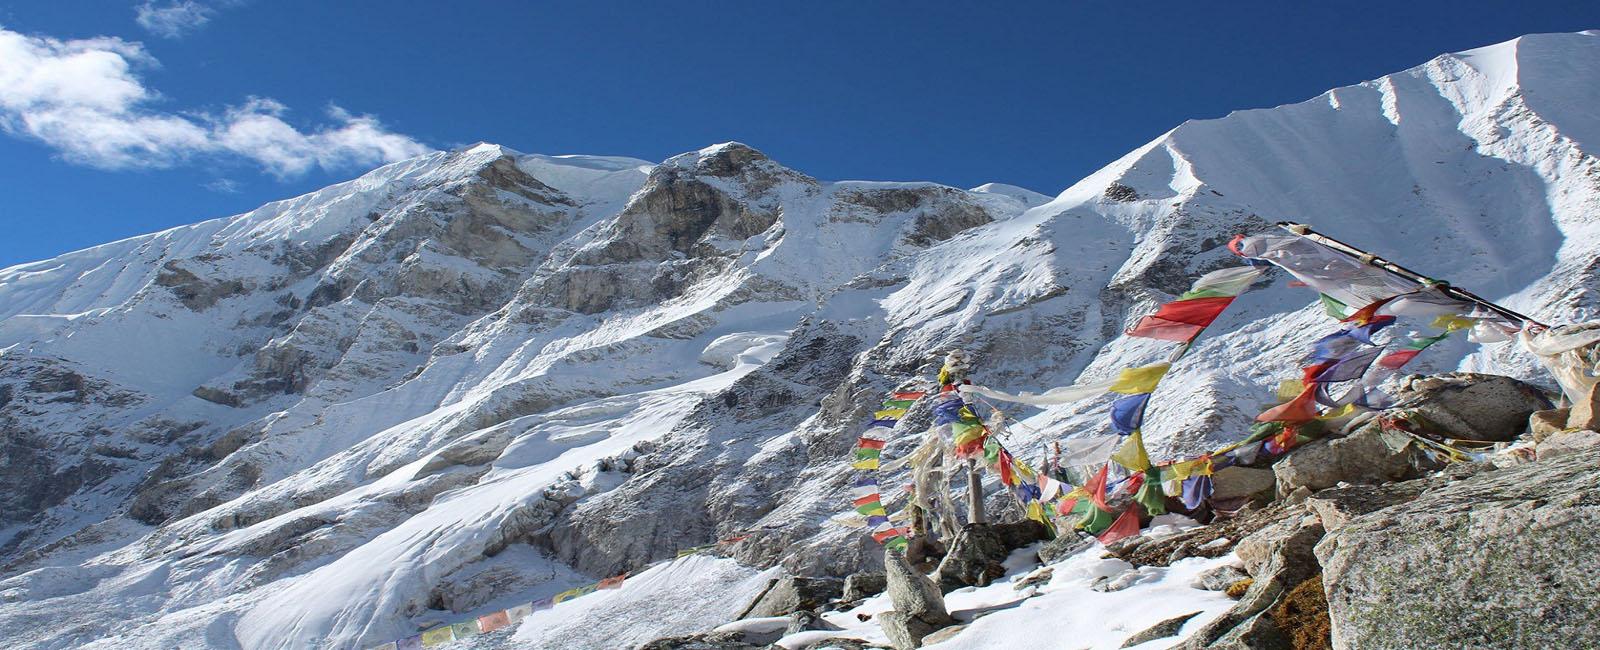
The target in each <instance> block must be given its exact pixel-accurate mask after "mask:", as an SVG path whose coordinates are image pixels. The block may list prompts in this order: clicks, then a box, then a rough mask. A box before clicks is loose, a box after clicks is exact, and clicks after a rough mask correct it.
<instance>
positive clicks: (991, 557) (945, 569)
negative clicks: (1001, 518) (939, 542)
mask: <svg viewBox="0 0 1600 650" xmlns="http://www.w3.org/2000/svg"><path fill="white" fill-rule="evenodd" d="M1010 553H1011V548H1010V547H1009V546H1006V540H1005V538H1004V537H1001V536H1000V533H999V532H997V531H996V530H995V528H994V527H993V526H991V525H988V524H967V525H966V526H963V527H962V528H961V532H960V533H957V534H956V538H955V540H954V541H952V542H950V552H949V553H947V554H945V556H944V561H942V562H940V563H939V571H938V576H939V586H940V588H942V589H944V590H946V591H949V590H953V589H960V588H962V587H966V586H979V587H982V586H986V585H988V584H989V583H990V582H993V581H994V580H995V579H996V578H999V577H1000V576H1003V575H1005V574H1006V569H1005V566H1003V565H1002V563H1003V562H1005V559H1006V556H1007V555H1009V554H1010Z"/></svg>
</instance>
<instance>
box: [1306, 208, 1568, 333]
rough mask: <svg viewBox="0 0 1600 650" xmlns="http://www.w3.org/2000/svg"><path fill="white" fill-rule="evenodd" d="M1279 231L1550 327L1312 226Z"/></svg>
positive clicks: (1408, 278)
mask: <svg viewBox="0 0 1600 650" xmlns="http://www.w3.org/2000/svg"><path fill="white" fill-rule="evenodd" d="M1278 227H1279V228H1282V229H1284V230H1287V231H1289V232H1291V233H1294V234H1296V235H1299V236H1301V237H1305V238H1306V239H1310V240H1311V241H1314V242H1317V243H1318V244H1321V245H1323V246H1326V247H1328V248H1331V249H1333V250H1336V251H1338V252H1340V253H1344V254H1345V255H1349V256H1350V257H1353V258H1355V259H1356V261H1359V262H1361V263H1362V264H1366V265H1368V266H1372V267H1374V268H1377V269H1379V270H1382V271H1385V272H1387V273H1389V274H1390V275H1394V276H1398V277H1401V278H1405V279H1406V280H1410V281H1411V282H1415V283H1417V284H1419V285H1422V286H1424V287H1433V288H1436V289H1438V290H1440V291H1442V292H1444V293H1445V295H1448V296H1451V297H1454V298H1459V299H1461V300H1465V301H1467V302H1470V303H1473V304H1475V305H1478V306H1480V307H1483V308H1484V309H1488V310H1489V311H1492V312H1494V313H1496V314H1500V315H1501V316H1504V317H1506V318H1509V319H1512V320H1515V321H1519V322H1524V323H1533V324H1534V325H1538V326H1539V327H1547V326H1546V325H1545V324H1544V323H1541V322H1539V321H1536V320H1534V319H1532V318H1529V317H1527V316H1524V315H1522V314H1519V313H1517V312H1514V311H1511V310H1510V309H1506V308H1505V307H1501V306H1500V305H1497V304H1495V303H1493V302H1490V301H1488V300H1485V299H1483V298H1480V297H1478V295H1477V294H1475V293H1472V292H1471V291H1467V290H1466V289H1460V288H1457V287H1455V286H1452V285H1451V284H1450V283H1449V282H1445V281H1443V280H1435V279H1433V278H1430V277H1428V276H1425V275H1423V274H1421V273H1417V272H1416V271H1413V270H1411V269H1408V268H1406V267H1404V266H1400V265H1399V264H1395V263H1394V262H1391V261H1389V260H1386V259H1383V258H1381V257H1378V256H1377V255H1373V254H1372V253H1368V252H1366V251H1364V250H1361V249H1359V248H1356V247H1354V246H1351V245H1349V244H1346V243H1344V242H1342V241H1339V240H1337V239H1334V238H1332V237H1329V236H1327V235H1324V234H1322V233H1319V232H1317V231H1315V230H1312V229H1311V226H1308V225H1306V224H1302V223H1294V222H1290V221H1280V222H1278Z"/></svg>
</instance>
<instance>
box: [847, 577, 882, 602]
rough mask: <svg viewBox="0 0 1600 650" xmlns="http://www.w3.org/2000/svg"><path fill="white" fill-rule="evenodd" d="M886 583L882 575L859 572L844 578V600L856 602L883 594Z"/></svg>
mask: <svg viewBox="0 0 1600 650" xmlns="http://www.w3.org/2000/svg"><path fill="white" fill-rule="evenodd" d="M886 585H887V583H886V582H885V578H884V576H883V574H882V573H873V572H870V571H860V572H857V573H852V574H850V575H847V576H845V577H844V600H846V601H852V602H853V601H857V600H861V599H863V598H871V597H873V596H876V595H878V594H881V593H883V590H884V588H885V586H886Z"/></svg>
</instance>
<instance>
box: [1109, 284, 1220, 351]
mask: <svg viewBox="0 0 1600 650" xmlns="http://www.w3.org/2000/svg"><path fill="white" fill-rule="evenodd" d="M1233 300H1234V298H1233V297H1232V296H1227V297H1217V298H1194V299H1191V300H1180V301H1178V302H1169V303H1167V304H1165V305H1162V306H1161V307H1160V308H1158V309H1156V313H1154V314H1151V315H1149V316H1145V317H1144V318H1141V319H1139V322H1138V324H1136V325H1134V326H1133V329H1130V330H1128V331H1127V335H1128V336H1139V337H1144V338H1151V339H1160V340H1163V341H1175V342H1178V343H1188V342H1189V341H1192V340H1194V337H1196V336H1199V334H1200V332H1201V331H1202V330H1204V329H1205V328H1206V327H1207V326H1208V325H1210V324H1211V323H1212V321H1215V320H1217V317H1218V316H1221V315H1222V312H1223V311H1225V310H1227V308H1228V305H1229V304H1230V303H1232V302H1233Z"/></svg>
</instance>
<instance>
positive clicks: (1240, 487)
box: [1211, 465, 1276, 501]
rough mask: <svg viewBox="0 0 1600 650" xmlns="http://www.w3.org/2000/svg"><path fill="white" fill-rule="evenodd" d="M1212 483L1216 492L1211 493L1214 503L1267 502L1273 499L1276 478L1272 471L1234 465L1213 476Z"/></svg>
mask: <svg viewBox="0 0 1600 650" xmlns="http://www.w3.org/2000/svg"><path fill="white" fill-rule="evenodd" d="M1211 482H1212V484H1213V485H1214V486H1215V491H1214V492H1212V493H1211V499H1212V500H1213V501H1227V500H1230V499H1238V498H1254V499H1261V500H1267V499H1271V498H1272V492H1273V489H1274V486H1275V485H1276V478H1275V477H1274V476H1273V474H1272V470H1270V469H1256V468H1253V467H1240V466H1238V465H1234V466H1231V467H1224V468H1222V469H1220V470H1217V472H1216V474H1213V475H1212V476H1211Z"/></svg>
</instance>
